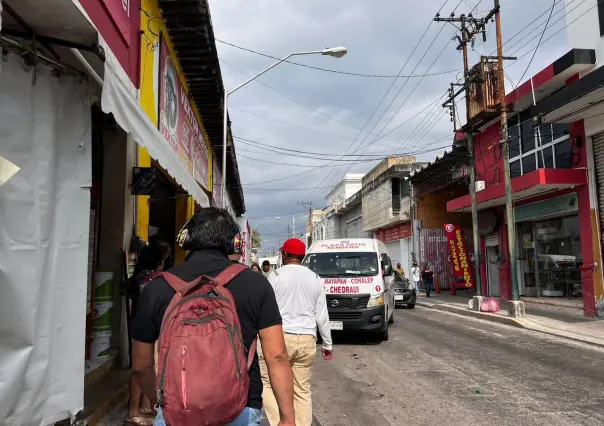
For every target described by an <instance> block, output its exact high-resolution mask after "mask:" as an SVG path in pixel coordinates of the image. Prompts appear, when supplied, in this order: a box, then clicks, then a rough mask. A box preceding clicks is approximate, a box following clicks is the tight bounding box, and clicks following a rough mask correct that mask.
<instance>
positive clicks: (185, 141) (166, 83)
mask: <svg viewBox="0 0 604 426" xmlns="http://www.w3.org/2000/svg"><path fill="white" fill-rule="evenodd" d="M159 57H160V66H159V70H160V73H159V76H160V79H159V131H160V132H161V134H162V135H163V136H164V138H165V139H166V141H167V142H168V144H169V145H170V147H171V148H172V149H173V150H174V152H175V153H176V154H177V155H178V157H179V158H180V160H181V161H182V162H183V163H184V164H185V166H186V167H187V169H188V170H189V172H190V173H191V175H192V176H193V178H194V179H195V180H196V181H197V182H198V183H199V184H200V185H201V186H203V187H204V188H206V189H207V188H208V146H207V144H206V142H205V139H204V137H203V132H202V130H201V126H200V124H199V122H198V121H197V117H196V116H195V112H194V111H193V107H192V106H191V102H190V101H189V96H188V95H187V93H186V91H185V89H184V87H183V85H182V82H181V80H180V77H179V75H178V72H177V71H176V66H175V64H174V61H173V60H172V56H171V55H170V51H169V49H168V46H167V44H166V41H165V38H164V37H161V43H160V49H159Z"/></svg>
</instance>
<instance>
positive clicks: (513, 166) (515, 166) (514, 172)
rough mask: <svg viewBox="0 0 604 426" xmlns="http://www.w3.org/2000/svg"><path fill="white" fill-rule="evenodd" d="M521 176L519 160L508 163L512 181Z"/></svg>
mask: <svg viewBox="0 0 604 426" xmlns="http://www.w3.org/2000/svg"><path fill="white" fill-rule="evenodd" d="M520 175H522V169H521V168H520V160H516V161H512V162H511V163H510V176H511V178H512V179H514V178H515V177H518V176H520Z"/></svg>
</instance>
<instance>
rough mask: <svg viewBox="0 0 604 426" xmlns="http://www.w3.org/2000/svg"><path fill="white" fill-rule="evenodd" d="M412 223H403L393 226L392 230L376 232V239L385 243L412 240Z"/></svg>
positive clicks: (386, 229)
mask: <svg viewBox="0 0 604 426" xmlns="http://www.w3.org/2000/svg"><path fill="white" fill-rule="evenodd" d="M412 233H413V232H412V230H411V222H407V223H401V224H399V225H394V226H391V227H390V228H385V229H379V230H378V231H376V232H375V238H376V239H378V240H380V241H381V242H383V243H389V242H391V241H396V240H402V239H403V238H411V234H412Z"/></svg>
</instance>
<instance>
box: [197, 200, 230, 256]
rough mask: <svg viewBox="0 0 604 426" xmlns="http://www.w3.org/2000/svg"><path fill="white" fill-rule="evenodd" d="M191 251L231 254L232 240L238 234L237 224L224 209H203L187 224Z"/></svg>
mask: <svg viewBox="0 0 604 426" xmlns="http://www.w3.org/2000/svg"><path fill="white" fill-rule="evenodd" d="M187 229H188V231H189V237H190V239H191V251H201V250H218V251H221V252H222V253H224V254H226V255H229V254H232V252H233V238H235V236H236V235H237V234H238V233H239V227H238V226H237V222H235V219H233V216H231V215H230V213H229V212H228V211H226V210H224V209H219V208H216V207H204V208H202V209H201V210H200V211H199V212H197V213H195V215H194V216H193V217H192V218H191V220H190V221H189V223H188V224H187Z"/></svg>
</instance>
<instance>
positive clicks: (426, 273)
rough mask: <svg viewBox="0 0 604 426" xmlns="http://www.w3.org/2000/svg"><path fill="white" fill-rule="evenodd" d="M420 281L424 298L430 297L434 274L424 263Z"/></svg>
mask: <svg viewBox="0 0 604 426" xmlns="http://www.w3.org/2000/svg"><path fill="white" fill-rule="evenodd" d="M422 281H423V282H424V288H425V290H426V297H430V292H431V291H432V287H433V286H434V272H432V270H431V269H430V265H428V264H427V263H426V266H424V270H423V272H422Z"/></svg>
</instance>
